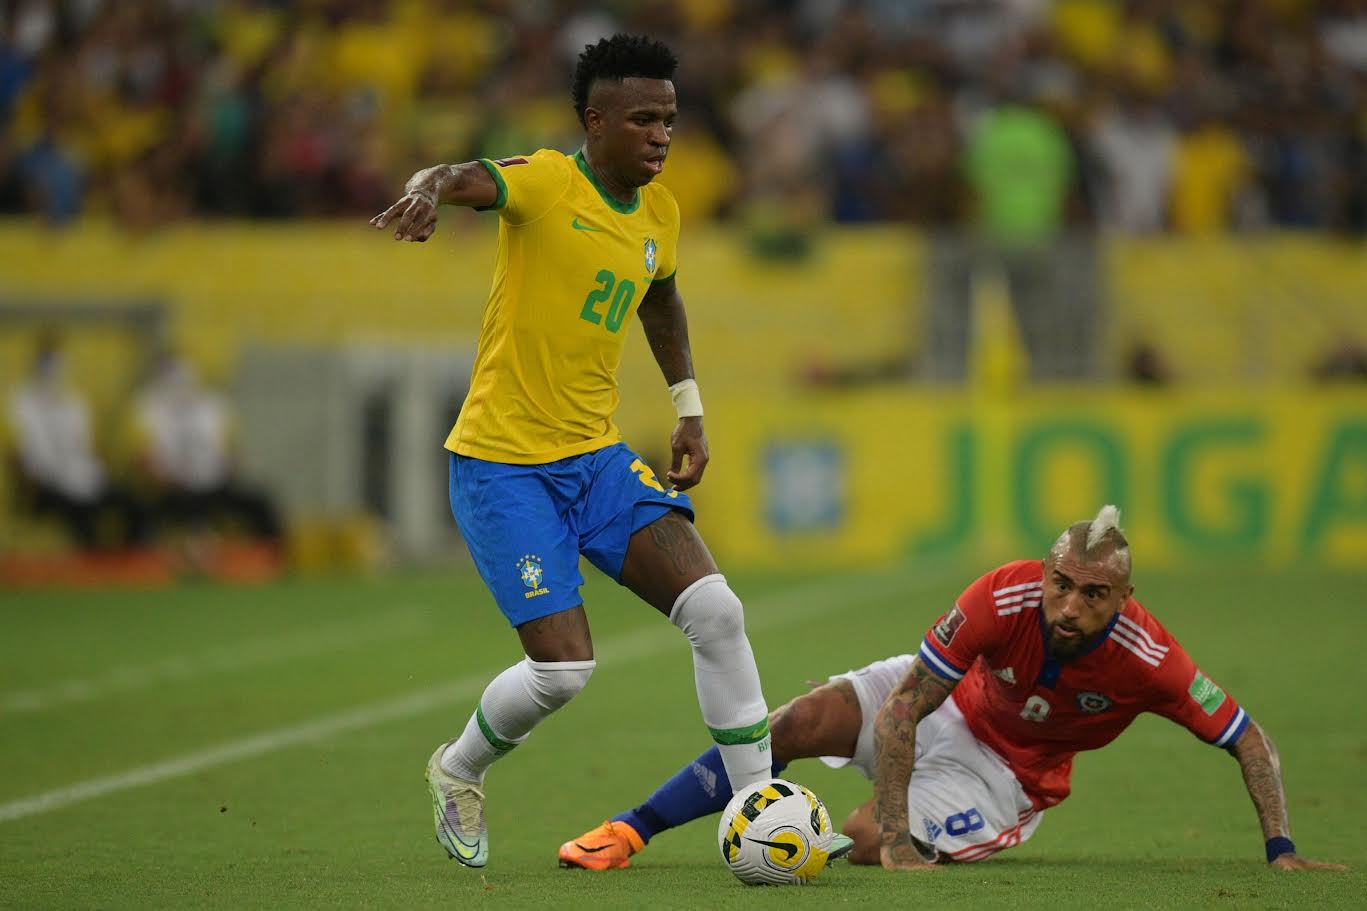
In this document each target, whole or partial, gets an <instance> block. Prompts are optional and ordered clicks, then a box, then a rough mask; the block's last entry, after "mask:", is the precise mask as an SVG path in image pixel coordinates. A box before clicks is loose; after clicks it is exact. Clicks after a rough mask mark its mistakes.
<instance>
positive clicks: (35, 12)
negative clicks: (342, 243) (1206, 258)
mask: <svg viewBox="0 0 1367 911" xmlns="http://www.w3.org/2000/svg"><path fill="white" fill-rule="evenodd" d="M618 30H627V31H641V32H647V33H650V34H652V35H654V36H657V37H659V38H661V39H663V40H665V41H667V42H669V43H670V44H671V45H672V47H673V48H674V49H675V51H676V53H677V54H678V56H679V58H680V60H681V66H680V70H679V74H678V79H677V87H678V90H679V94H680V104H681V108H682V116H681V117H680V120H679V122H678V126H677V131H676V136H675V138H676V141H677V146H676V150H675V153H674V154H673V155H672V158H671V163H670V165H669V166H668V168H667V170H666V176H665V178H664V180H665V182H666V183H668V184H670V185H671V186H672V187H674V189H675V190H676V194H677V195H678V196H679V197H680V199H681V202H682V203H683V205H684V208H685V209H686V210H687V211H686V212H685V217H698V216H702V217H720V218H731V217H738V216H739V217H744V218H748V219H752V220H754V221H755V222H756V223H759V224H762V223H764V221H765V220H766V219H777V220H780V221H784V222H786V223H792V222H797V223H803V222H806V221H811V222H824V221H828V220H837V221H842V222H858V221H879V220H900V221H905V222H910V223H913V224H917V225H922V226H929V227H953V226H959V225H963V224H967V223H970V222H973V221H976V222H978V223H981V224H983V225H986V226H987V227H989V228H990V229H991V230H992V231H993V232H994V233H996V234H997V235H999V236H1003V237H1007V238H1011V237H1017V236H1019V237H1026V238H1028V237H1032V236H1036V235H1039V234H1042V233H1047V232H1049V231H1054V230H1058V229H1060V228H1066V227H1069V226H1074V225H1085V226H1092V225H1096V226H1101V227H1103V228H1107V229H1114V230H1119V231H1123V232H1131V233H1149V232H1160V231H1175V232H1182V233H1202V232H1214V231H1225V230H1257V229H1262V228H1294V229H1317V230H1333V231H1344V232H1362V231H1363V230H1364V228H1365V227H1367V144H1365V140H1367V0H1202V2H1183V0H643V2H631V0H618V2H610V0H609V2H586V0H296V2H285V0H0V212H9V213H14V212H36V213H40V214H41V215H42V216H43V217H44V218H46V219H47V220H49V221H50V222H52V223H58V224H60V223H65V222H69V221H71V220H73V219H75V218H78V217H79V216H80V215H82V214H84V213H90V212H97V213H106V214H109V215H110V216H112V217H114V218H115V219H117V220H118V221H120V222H121V223H122V224H124V225H125V226H128V227H132V228H138V227H152V226H156V225H159V224H164V223H166V222H168V221H173V220H175V219H179V218H182V217H187V216H236V217H241V216H246V217H259V218H271V217H294V216H333V215H342V214H346V215H352V214H370V213H373V212H375V211H378V210H379V208H381V207H382V206H383V205H384V204H386V203H387V202H388V201H389V197H390V196H392V195H393V194H394V192H395V191H396V188H398V187H399V186H400V185H401V183H402V181H403V179H404V178H405V177H406V176H407V175H408V174H409V173H410V172H411V171H412V170H414V169H416V168H417V167H420V166H424V165H427V164H431V163H433V162H436V161H457V160H465V159H469V158H472V157H476V156H484V155H487V156H500V155H507V154H511V153H517V152H526V151H529V150H532V149H534V148H537V147H541V146H551V147H558V148H562V149H566V150H568V149H571V148H574V147H575V145H576V144H577V141H578V139H577V137H578V124H577V122H576V121H575V117H574V113H573V110H572V108H571V105H570V102H569V96H568V86H569V74H570V72H571V70H572V68H573V65H574V60H575V57H576V55H577V53H578V52H579V51H580V50H581V49H582V47H583V46H584V45H585V44H586V43H588V42H591V41H593V40H596V39H597V38H598V37H600V36H602V35H604V34H609V33H612V32H614V31H618Z"/></svg>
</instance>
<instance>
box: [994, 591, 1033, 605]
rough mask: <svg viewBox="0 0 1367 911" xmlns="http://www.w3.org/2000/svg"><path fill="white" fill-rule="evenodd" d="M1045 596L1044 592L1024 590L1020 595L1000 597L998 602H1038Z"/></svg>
mask: <svg viewBox="0 0 1367 911" xmlns="http://www.w3.org/2000/svg"><path fill="white" fill-rule="evenodd" d="M1043 597H1044V593H1043V592H1024V593H1022V594H1019V595H1007V596H1006V597H1005V598H998V599H997V603H998V604H1019V603H1020V602H1022V601H1035V602H1038V601H1039V600H1040V599H1041V598H1043Z"/></svg>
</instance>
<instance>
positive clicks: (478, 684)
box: [0, 573, 940, 823]
mask: <svg viewBox="0 0 1367 911" xmlns="http://www.w3.org/2000/svg"><path fill="white" fill-rule="evenodd" d="M939 575H940V574H939V573H934V574H931V575H930V577H929V578H928V577H927V576H926V575H925V574H919V575H917V576H916V577H914V578H913V579H910V580H908V579H907V578H906V577H905V575H901V574H899V575H895V576H894V575H885V576H882V577H881V578H880V576H877V575H875V576H864V575H849V576H842V577H838V578H835V579H831V580H828V581H822V582H820V583H817V584H814V585H811V586H807V587H804V588H798V589H794V590H791V591H785V592H783V593H779V594H770V595H765V596H762V597H759V598H755V599H752V600H751V602H750V604H749V605H748V606H747V608H746V614H747V615H748V617H749V620H748V621H747V624H746V625H747V628H748V630H749V632H750V633H751V634H752V635H753V633H755V632H757V631H760V630H764V629H768V628H770V627H773V626H777V625H779V624H784V623H794V622H799V621H802V620H806V619H808V618H810V617H815V616H818V615H820V614H822V613H825V612H828V611H829V612H831V614H832V618H831V619H832V621H833V622H848V618H846V617H840V616H839V614H838V612H841V611H845V610H848V609H849V608H851V607H854V606H855V605H858V604H861V603H864V602H867V601H871V600H874V599H875V598H883V597H887V596H888V595H889V594H894V593H900V594H904V595H907V596H914V595H915V594H917V593H918V592H920V591H923V590H925V589H926V588H929V587H931V586H932V585H934V584H935V583H936V582H937V581H938V576H939ZM677 647H680V642H679V633H678V631H677V630H675V629H673V628H671V627H668V626H666V625H664V624H660V625H657V626H655V627H654V628H653V629H651V630H638V631H636V632H632V633H625V634H623V635H620V636H616V637H613V638H611V639H609V640H607V641H606V642H603V643H600V645H599V648H598V649H597V651H598V652H599V654H601V655H603V656H605V657H606V658H607V659H608V660H609V661H614V662H616V661H623V662H627V661H637V660H641V659H643V658H648V657H651V656H653V655H654V654H656V653H658V652H663V651H667V650H668V649H670V648H677ZM874 657H883V655H881V654H879V655H876V656H872V655H871V656H870V659H871V660H872V658H874ZM494 673H496V671H492V672H488V673H481V674H479V675H469V676H466V677H462V678H461V679H460V680H457V681H455V682H454V683H447V684H443V685H440V686H434V687H427V688H424V689H421V690H416V691H414V692H412V693H408V694H407V695H404V696H400V697H398V698H395V699H389V700H385V701H382V702H376V703H371V704H370V705H365V706H361V707H359V708H355V709H351V710H349V711H345V712H338V713H335V714H332V715H325V716H323V717H321V718H315V719H313V720H312V721H304V722H300V723H298V724H291V725H286V726H285V727H281V728H276V729H275V730H273V731H266V732H264V733H261V734H256V735H253V736H251V737H244V738H241V739H238V740H230V741H228V742H226V743H221V744H218V745H217V746H212V747H209V748H207V749H203V750H196V751H193V752H190V753H185V754H182V755H180V756H176V757H174V758H172V759H167V760H164V761H162V762H155V763H151V764H150V765H144V766H139V767H137V768H134V769H130V770H128V771H126V772H121V773H119V774H117V775H108V776H104V777H101V778H91V779H88V780H86V781H81V782H77V783H76V784H73V785H67V786H66V787H62V788H56V789H54V790H51V791H45V792H43V793H41V794H35V795H33V796H32V797H25V798H22V799H20V800H15V801H11V802H9V803H5V804H0V823H4V822H11V821H13V820H16V819H24V818H25V817H29V816H36V815H39V814H41V813H48V812H51V811H53V810H60V809H62V808H63V807H68V806H71V805H72V804H76V803H81V802H83V801H87V800H93V799H95V798H97V797H104V796H106V795H109V794H115V793H118V792H119V791H127V790H130V789H132V788H137V787H142V786H143V785H149V784H157V783H160V782H163V781H169V780H170V779H173V778H182V777H184V776H186V775H193V774H194V773H196V772H200V771H203V770H204V769H209V768H213V767H215V766H220V765H225V764H227V763H230V762H236V761H238V760H241V759H249V758H252V757H255V756H261V755H264V754H266V753H273V752H275V751H276V750H281V749H284V748H286V747H291V746H296V745H298V744H301V743H308V742H310V741H315V740H321V739H323V738H326V737H330V736H333V735H335V734H342V733H346V732H349V731H356V730H361V729H364V728H369V727H374V726H376V725H380V724H384V723H387V722H390V721H398V720H400V719H404V718H412V717H415V716H418V715H422V714H424V713H426V712H430V711H433V710H435V709H438V708H445V707H447V706H449V705H451V704H452V703H456V702H460V701H463V700H468V699H471V698H473V697H474V696H475V695H476V694H477V693H479V692H480V691H481V690H482V689H483V688H484V686H485V685H486V684H487V683H488V681H489V679H490V678H491V677H492V676H493V674H494Z"/></svg>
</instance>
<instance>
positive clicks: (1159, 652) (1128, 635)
mask: <svg viewBox="0 0 1367 911" xmlns="http://www.w3.org/2000/svg"><path fill="white" fill-rule="evenodd" d="M1111 637H1115V639H1124V640H1125V642H1128V643H1129V644H1132V646H1135V647H1136V648H1137V650H1140V651H1141V652H1144V654H1146V655H1148V657H1150V658H1154V659H1155V661H1162V659H1163V658H1166V657H1167V650H1166V648H1156V647H1152V646H1148V644H1147V643H1146V642H1144V640H1143V639H1140V637H1139V636H1136V635H1135V632H1133V631H1132V629H1131V628H1129V626H1122V625H1121V624H1115V625H1114V626H1111Z"/></svg>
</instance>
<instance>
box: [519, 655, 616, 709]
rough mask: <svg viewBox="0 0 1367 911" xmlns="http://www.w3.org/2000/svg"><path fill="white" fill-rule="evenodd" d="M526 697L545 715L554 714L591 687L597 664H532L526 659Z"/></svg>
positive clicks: (590, 662) (557, 662) (530, 660)
mask: <svg viewBox="0 0 1367 911" xmlns="http://www.w3.org/2000/svg"><path fill="white" fill-rule="evenodd" d="M525 660H526V665H527V674H526V676H525V677H524V682H525V685H526V687H527V695H528V696H530V697H531V698H532V701H534V702H535V703H536V704H537V705H538V706H540V707H541V708H542V709H543V710H544V711H546V712H554V711H555V710H556V709H558V708H560V707H561V706H563V705H565V704H566V703H567V702H569V701H570V700H571V699H573V698H574V697H575V696H577V695H578V694H579V691H580V690H582V689H583V688H584V687H585V686H587V685H588V682H589V677H590V676H592V675H593V669H594V668H595V667H597V666H598V662H597V661H533V660H532V659H531V658H527V659H525Z"/></svg>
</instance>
